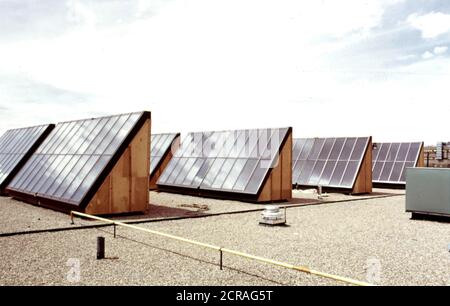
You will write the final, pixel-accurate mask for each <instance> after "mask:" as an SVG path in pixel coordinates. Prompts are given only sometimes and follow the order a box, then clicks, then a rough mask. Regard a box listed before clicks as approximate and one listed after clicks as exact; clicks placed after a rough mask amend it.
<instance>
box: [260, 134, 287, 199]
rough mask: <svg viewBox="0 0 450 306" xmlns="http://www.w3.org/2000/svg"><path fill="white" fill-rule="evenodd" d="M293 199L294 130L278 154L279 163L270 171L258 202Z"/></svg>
mask: <svg viewBox="0 0 450 306" xmlns="http://www.w3.org/2000/svg"><path fill="white" fill-rule="evenodd" d="M291 199H292V132H291V133H289V135H288V138H287V140H286V142H285V143H284V145H283V147H282V148H281V151H280V153H279V156H278V163H277V164H276V165H275V167H274V168H273V169H272V170H271V171H270V175H269V177H268V179H267V180H266V182H265V184H264V186H263V188H262V190H261V193H260V194H259V196H258V200H257V201H258V202H273V201H282V200H287V201H290V200H291Z"/></svg>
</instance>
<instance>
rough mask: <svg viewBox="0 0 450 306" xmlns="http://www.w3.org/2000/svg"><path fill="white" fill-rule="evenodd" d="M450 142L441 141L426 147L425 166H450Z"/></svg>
mask: <svg viewBox="0 0 450 306" xmlns="http://www.w3.org/2000/svg"><path fill="white" fill-rule="evenodd" d="M449 152H450V142H439V143H437V145H436V146H426V147H425V154H424V158H425V167H431V168H450V159H449V157H450V154H449Z"/></svg>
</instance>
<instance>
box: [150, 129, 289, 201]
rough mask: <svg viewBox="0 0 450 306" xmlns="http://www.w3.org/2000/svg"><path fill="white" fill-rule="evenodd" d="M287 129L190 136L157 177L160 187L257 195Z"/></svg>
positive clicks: (202, 133)
mask: <svg viewBox="0 0 450 306" xmlns="http://www.w3.org/2000/svg"><path fill="white" fill-rule="evenodd" d="M288 131H289V128H279V129H255V130H237V131H221V132H200V133H190V134H188V135H187V137H186V139H184V140H183V143H182V145H181V147H180V148H179V149H178V150H177V151H176V152H175V154H174V156H173V158H172V159H171V161H170V162H169V164H168V165H167V167H166V169H165V170H164V172H163V173H162V175H161V176H160V178H159V180H158V182H157V184H158V186H159V187H161V186H171V187H182V188H190V189H200V190H215V191H224V192H232V193H242V194H251V195H255V194H258V192H259V190H260V188H261V186H262V184H263V181H264V179H265V177H266V175H267V174H268V172H269V170H270V168H271V167H273V166H274V165H275V163H276V162H277V157H278V153H279V150H280V147H281V145H282V143H283V140H284V139H285V138H286V137H287V135H288Z"/></svg>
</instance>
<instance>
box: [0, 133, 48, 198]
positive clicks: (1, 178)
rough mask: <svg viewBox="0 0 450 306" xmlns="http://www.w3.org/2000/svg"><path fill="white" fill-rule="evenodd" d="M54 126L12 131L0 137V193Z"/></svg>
mask: <svg viewBox="0 0 450 306" xmlns="http://www.w3.org/2000/svg"><path fill="white" fill-rule="evenodd" d="M53 127H54V125H40V126H33V127H27V128H21V129H12V130H8V131H6V132H5V134H3V135H2V137H0V187H1V188H0V191H1V190H3V188H4V187H6V186H5V185H6V184H7V183H8V181H9V180H11V176H12V175H14V172H16V171H18V170H19V169H18V168H20V166H21V164H22V163H24V162H25V160H26V158H27V156H29V155H30V154H31V153H32V152H30V151H32V150H33V149H36V148H37V146H39V144H40V143H41V142H42V140H43V138H44V137H45V136H46V135H47V134H48V132H49V131H50V130H51V129H52V128H53Z"/></svg>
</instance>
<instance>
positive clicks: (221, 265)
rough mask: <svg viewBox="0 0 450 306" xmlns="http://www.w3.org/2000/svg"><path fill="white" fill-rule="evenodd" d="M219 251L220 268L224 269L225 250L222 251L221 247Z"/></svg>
mask: <svg viewBox="0 0 450 306" xmlns="http://www.w3.org/2000/svg"><path fill="white" fill-rule="evenodd" d="M219 252H220V270H223V252H222V249H220V250H219Z"/></svg>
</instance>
